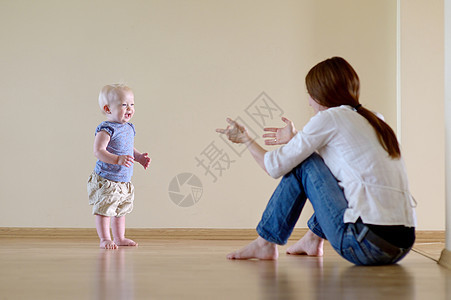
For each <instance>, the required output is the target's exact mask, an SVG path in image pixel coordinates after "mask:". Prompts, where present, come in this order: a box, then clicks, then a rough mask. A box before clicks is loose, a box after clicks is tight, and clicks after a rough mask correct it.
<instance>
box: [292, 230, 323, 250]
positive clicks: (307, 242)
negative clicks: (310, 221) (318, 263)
mask: <svg viewBox="0 0 451 300" xmlns="http://www.w3.org/2000/svg"><path fill="white" fill-rule="evenodd" d="M323 247H324V239H322V238H320V237H319V236H317V235H315V234H314V233H313V232H311V231H310V230H309V231H308V232H307V233H306V234H305V235H304V236H303V237H302V238H301V239H300V240H299V241H297V242H296V244H294V245H293V246H291V247H289V248H288V249H287V253H288V254H295V255H309V256H323Z"/></svg>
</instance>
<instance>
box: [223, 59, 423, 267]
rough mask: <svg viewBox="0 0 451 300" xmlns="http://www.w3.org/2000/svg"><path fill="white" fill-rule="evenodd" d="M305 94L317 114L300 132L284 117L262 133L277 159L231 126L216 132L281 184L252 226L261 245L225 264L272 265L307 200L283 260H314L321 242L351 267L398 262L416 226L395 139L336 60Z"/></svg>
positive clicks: (310, 79)
mask: <svg viewBox="0 0 451 300" xmlns="http://www.w3.org/2000/svg"><path fill="white" fill-rule="evenodd" d="M306 86H307V91H308V94H309V103H310V105H311V106H312V107H313V109H314V111H315V113H316V115H315V116H314V117H313V118H312V119H311V120H310V121H309V122H308V123H307V125H306V126H305V127H304V129H303V130H302V131H300V132H297V131H296V129H295V128H294V125H293V123H292V122H291V121H290V120H288V119H285V118H283V119H282V120H283V121H284V122H285V123H286V124H287V126H286V127H284V128H266V129H265V131H268V132H269V133H267V134H265V135H263V137H265V138H270V139H268V140H266V141H265V143H266V144H267V145H283V146H282V147H280V148H278V149H277V150H275V151H271V152H267V151H266V150H264V149H263V148H262V147H260V146H259V145H258V144H257V143H256V142H255V141H253V140H252V139H251V138H250V137H249V135H248V133H247V130H246V128H244V127H243V126H242V125H240V124H238V123H237V122H235V121H233V120H231V119H227V121H228V122H229V124H230V125H229V126H228V127H227V128H226V129H217V132H219V133H223V134H225V135H226V136H227V137H228V139H229V140H230V141H232V142H234V143H244V144H246V145H247V148H248V149H249V151H250V152H251V154H252V155H253V157H254V158H255V160H256V161H257V162H258V164H259V165H260V166H261V167H262V168H263V169H264V170H265V171H266V172H267V173H268V174H269V175H270V176H272V177H274V178H278V177H280V176H283V179H282V180H281V182H280V184H279V185H278V187H277V188H276V190H275V192H274V194H273V195H272V197H271V199H270V201H269V203H268V205H267V207H266V209H265V211H264V213H263V216H262V219H261V221H260V223H259V224H258V226H257V232H258V234H259V237H258V238H257V239H256V240H255V241H253V242H252V243H250V244H249V245H247V246H246V247H244V248H242V249H240V250H238V251H236V252H233V253H230V254H229V255H227V258H229V259H250V258H258V259H277V258H278V250H277V245H284V244H286V242H287V240H288V238H289V236H290V235H291V233H292V231H293V228H294V226H295V224H296V222H297V220H298V218H299V215H300V213H301V211H302V208H303V207H304V204H305V201H306V200H307V199H309V200H310V202H311V203H312V206H313V209H314V214H313V216H312V217H311V218H310V220H309V221H308V227H309V231H308V232H307V233H306V235H305V236H304V237H302V238H301V239H300V240H299V241H298V242H297V243H296V244H294V245H293V246H291V247H289V248H288V250H287V253H288V254H307V255H313V256H322V255H323V245H324V240H325V239H327V240H328V241H329V242H330V244H331V245H332V247H333V248H334V249H335V250H336V251H337V252H338V253H339V254H340V255H341V256H342V257H344V258H345V259H347V260H348V261H350V262H352V263H354V264H356V265H382V264H393V263H396V262H397V261H399V260H401V259H402V258H403V257H404V256H405V255H406V254H407V253H408V252H409V251H410V249H411V247H412V245H413V243H414V241H415V226H416V217H415V211H414V208H413V207H414V199H413V198H412V196H411V195H410V193H409V189H408V182H407V176H406V171H405V167H404V163H403V160H402V158H401V153H400V149H399V145H398V141H397V139H396V136H395V133H394V132H393V130H392V129H391V128H390V127H389V126H388V125H387V124H386V123H385V122H384V121H383V120H382V119H380V118H379V117H378V116H376V115H375V114H374V113H372V112H371V111H369V110H368V109H366V108H364V107H363V106H362V105H361V104H360V103H359V90H360V82H359V78H358V76H357V73H356V72H355V71H354V69H353V68H352V66H351V65H350V64H349V63H348V62H347V61H346V60H344V59H343V58H340V57H333V58H330V59H327V60H325V61H323V62H320V63H319V64H317V65H316V66H314V67H313V68H312V69H311V70H310V71H309V73H308V74H307V76H306Z"/></svg>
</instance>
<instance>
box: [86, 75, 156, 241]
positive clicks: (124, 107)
mask: <svg viewBox="0 0 451 300" xmlns="http://www.w3.org/2000/svg"><path fill="white" fill-rule="evenodd" d="M134 102H135V100H134V95H133V92H132V90H131V89H130V88H129V87H128V86H126V85H122V84H113V85H106V86H104V87H103V88H102V90H101V91H100V95H99V105H100V108H101V110H102V112H103V113H104V114H105V116H106V121H105V122H102V123H101V124H100V125H99V126H97V129H96V132H95V140H94V155H95V156H96V157H97V159H98V160H97V162H96V166H95V169H94V172H93V173H92V174H91V176H90V177H89V180H88V195H89V204H90V205H92V206H93V210H92V211H93V214H94V215H95V220H96V228H97V234H98V235H99V238H100V248H105V249H117V247H118V246H137V245H138V244H137V243H136V242H134V241H133V240H130V239H127V238H125V215H126V214H128V213H130V212H131V211H132V209H133V200H134V187H133V184H132V183H131V181H130V180H131V177H132V174H133V163H134V161H137V162H139V163H140V164H141V165H142V166H143V167H144V169H147V167H148V166H149V164H150V161H151V159H150V157H149V156H148V153H140V152H139V151H138V150H136V148H134V138H135V127H134V126H133V124H132V123H129V121H130V120H131V118H132V117H133V114H134V113H135V107H134V104H135V103H134ZM111 217H113V218H112V219H111V229H112V232H113V240H111V235H110V218H111Z"/></svg>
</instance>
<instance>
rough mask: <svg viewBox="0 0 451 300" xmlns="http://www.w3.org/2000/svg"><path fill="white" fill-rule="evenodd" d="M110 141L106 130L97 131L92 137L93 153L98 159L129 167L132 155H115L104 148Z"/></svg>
mask: <svg viewBox="0 0 451 300" xmlns="http://www.w3.org/2000/svg"><path fill="white" fill-rule="evenodd" d="M109 141H110V135H109V134H108V133H107V132H106V131H103V130H102V131H99V132H98V133H97V134H96V137H95V139H94V155H95V157H97V158H98V159H99V160H100V161H103V162H105V163H108V164H113V165H121V166H126V167H130V166H131V165H132V164H133V162H134V159H133V156H131V155H115V154H113V153H110V152H108V151H107V150H106V147H107V146H108V143H109Z"/></svg>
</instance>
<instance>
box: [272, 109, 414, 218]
mask: <svg viewBox="0 0 451 300" xmlns="http://www.w3.org/2000/svg"><path fill="white" fill-rule="evenodd" d="M315 151H316V152H317V153H318V154H319V155H321V157H322V158H323V159H324V162H325V163H326V165H327V166H328V167H329V169H330V171H331V172H332V174H333V175H334V176H335V178H336V179H337V180H338V183H339V185H340V187H341V188H342V189H343V191H344V195H345V197H346V199H347V201H348V208H347V209H346V211H345V214H344V222H345V223H354V222H356V221H357V219H358V218H359V217H360V218H361V219H362V221H363V222H364V223H367V224H375V225H404V226H407V227H416V216H415V210H414V206H415V200H414V199H413V197H412V196H411V194H410V192H409V186H408V180H407V174H406V170H405V166H404V162H403V160H402V159H392V158H390V157H389V155H388V153H387V152H386V151H385V150H384V149H383V148H382V146H381V144H380V143H379V140H378V139H377V135H376V132H375V130H374V129H373V127H372V126H371V125H370V123H369V122H368V121H367V120H366V119H365V118H364V117H362V116H361V115H360V114H358V113H357V112H356V111H354V110H353V109H352V107H350V106H347V105H343V106H340V107H334V108H329V109H327V110H324V111H321V112H318V113H317V114H316V115H315V116H314V117H313V118H312V119H311V120H310V121H309V122H308V123H307V125H306V126H305V127H304V128H303V130H302V131H299V132H298V133H297V134H296V135H295V136H294V137H293V138H292V139H291V141H290V142H289V143H288V144H286V145H283V146H281V147H280V148H278V149H276V150H274V151H270V152H267V153H266V154H265V160H264V161H265V167H266V170H267V171H268V173H269V174H270V175H271V176H272V177H274V178H278V177H280V176H283V175H285V174H287V173H288V172H290V171H291V170H292V169H293V168H294V167H296V166H297V165H299V164H300V163H301V162H302V161H303V160H304V159H306V158H307V157H309V156H310V155H311V154H313V153H314V152H315Z"/></svg>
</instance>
